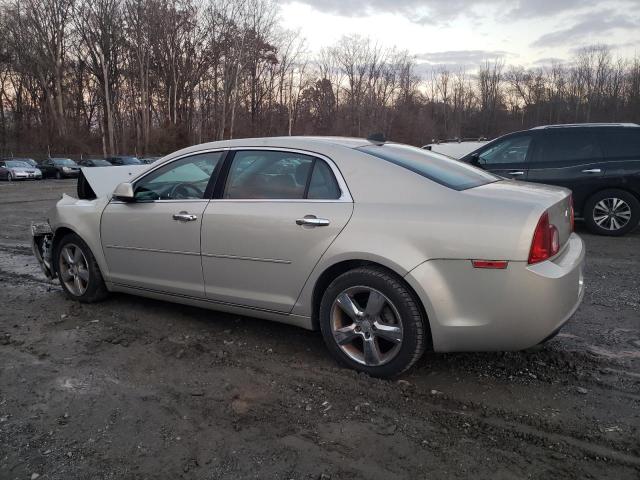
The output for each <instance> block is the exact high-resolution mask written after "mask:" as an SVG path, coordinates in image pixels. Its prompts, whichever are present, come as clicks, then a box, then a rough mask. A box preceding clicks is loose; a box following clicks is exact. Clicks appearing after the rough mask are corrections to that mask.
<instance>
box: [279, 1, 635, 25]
mask: <svg viewBox="0 0 640 480" xmlns="http://www.w3.org/2000/svg"><path fill="white" fill-rule="evenodd" d="M294 1H296V2H298V3H303V4H306V5H310V6H311V7H313V8H315V9H316V10H320V11H323V12H330V13H333V14H337V15H341V16H345V17H355V16H362V15H372V14H375V13H397V14H400V15H402V16H404V17H406V18H408V19H409V20H411V21H414V22H416V23H421V24H427V23H434V24H435V23H441V22H443V21H449V20H453V19H455V18H458V17H478V16H479V15H478V14H479V13H480V12H483V11H484V10H485V9H486V8H487V7H495V6H498V7H501V8H504V11H505V12H506V16H507V17H508V18H509V19H511V20H518V19H522V20H526V19H528V18H532V17H550V16H553V15H557V14H559V13H563V12H567V11H575V10H577V9H585V8H588V7H591V6H593V5H597V4H598V0H284V3H291V2H294ZM620 1H621V2H624V3H630V4H632V5H633V4H635V2H636V1H637V0H620ZM510 7H511V8H510Z"/></svg>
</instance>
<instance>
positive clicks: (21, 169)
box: [9, 167, 40, 173]
mask: <svg viewBox="0 0 640 480" xmlns="http://www.w3.org/2000/svg"><path fill="white" fill-rule="evenodd" d="M9 170H11V171H12V172H14V173H39V172H40V170H39V169H37V168H26V167H9Z"/></svg>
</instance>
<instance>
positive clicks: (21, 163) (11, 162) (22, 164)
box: [7, 160, 31, 168]
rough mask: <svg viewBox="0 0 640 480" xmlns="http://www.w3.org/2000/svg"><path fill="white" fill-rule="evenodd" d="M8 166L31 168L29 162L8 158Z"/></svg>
mask: <svg viewBox="0 0 640 480" xmlns="http://www.w3.org/2000/svg"><path fill="white" fill-rule="evenodd" d="M7 167H9V168H31V165H29V164H28V163H27V162H24V161H22V160H7Z"/></svg>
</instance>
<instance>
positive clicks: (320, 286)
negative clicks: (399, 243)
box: [311, 259, 433, 350]
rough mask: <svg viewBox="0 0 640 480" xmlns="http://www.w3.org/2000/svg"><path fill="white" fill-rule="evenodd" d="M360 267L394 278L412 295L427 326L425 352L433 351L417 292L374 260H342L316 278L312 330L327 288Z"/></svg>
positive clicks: (316, 323) (428, 328) (428, 322)
mask: <svg viewBox="0 0 640 480" xmlns="http://www.w3.org/2000/svg"><path fill="white" fill-rule="evenodd" d="M361 267H373V268H378V269H381V270H384V271H386V272H387V273H389V274H391V275H393V276H395V277H396V278H397V279H398V281H400V282H401V283H402V284H403V285H404V286H405V287H406V288H407V290H408V291H409V292H410V293H411V295H413V299H414V301H415V302H416V304H417V305H418V308H420V313H421V314H422V318H424V320H425V322H426V326H427V350H432V349H433V342H432V337H431V324H430V321H429V315H428V314H427V310H426V308H425V306H424V304H423V303H422V299H421V298H420V295H418V292H416V291H415V289H414V288H413V287H412V286H411V285H410V284H409V283H408V282H407V281H406V280H405V278H404V277H403V276H402V275H401V274H400V273H398V272H397V271H395V270H394V269H393V268H390V267H388V266H386V265H383V264H382V263H378V262H376V261H374V260H365V259H349V260H342V261H339V262H337V263H334V264H333V265H330V266H328V267H327V268H325V270H324V271H323V272H322V273H321V274H320V275H319V276H318V278H317V279H316V281H315V284H314V286H313V292H312V296H311V324H312V327H313V329H314V330H318V329H319V326H320V319H319V318H318V317H319V313H320V302H321V301H322V295H323V294H324V292H325V290H326V289H327V287H328V286H329V285H330V284H331V282H333V281H334V280H335V279H336V278H338V277H339V276H340V275H342V274H343V273H345V272H348V271H349V270H353V269H355V268H361Z"/></svg>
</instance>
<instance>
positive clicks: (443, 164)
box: [358, 143, 500, 190]
mask: <svg viewBox="0 0 640 480" xmlns="http://www.w3.org/2000/svg"><path fill="white" fill-rule="evenodd" d="M358 150H361V151H363V152H366V153H368V154H370V155H373V156H374V157H378V158H381V159H383V160H386V161H388V162H391V163H394V164H396V165H399V166H401V167H404V168H406V169H407V170H411V171H412V172H414V173H417V174H418V175H422V176H423V177H425V178H428V179H429V180H433V181H434V182H436V183H439V184H440V185H444V186H445V187H449V188H453V189H454V190H466V189H468V188H474V187H479V186H480V185H486V184H487V183H492V182H496V181H498V180H500V179H499V178H498V177H496V176H495V175H492V174H490V173H488V172H485V171H484V170H480V169H479V168H476V167H472V166H471V165H468V164H466V163H463V162H459V161H457V160H453V159H451V158H448V157H446V156H444V155H439V154H437V153H434V152H431V151H429V150H424V149H422V148H416V147H411V146H409V145H401V144H395V143H391V144H385V145H368V146H366V147H359V148H358Z"/></svg>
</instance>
